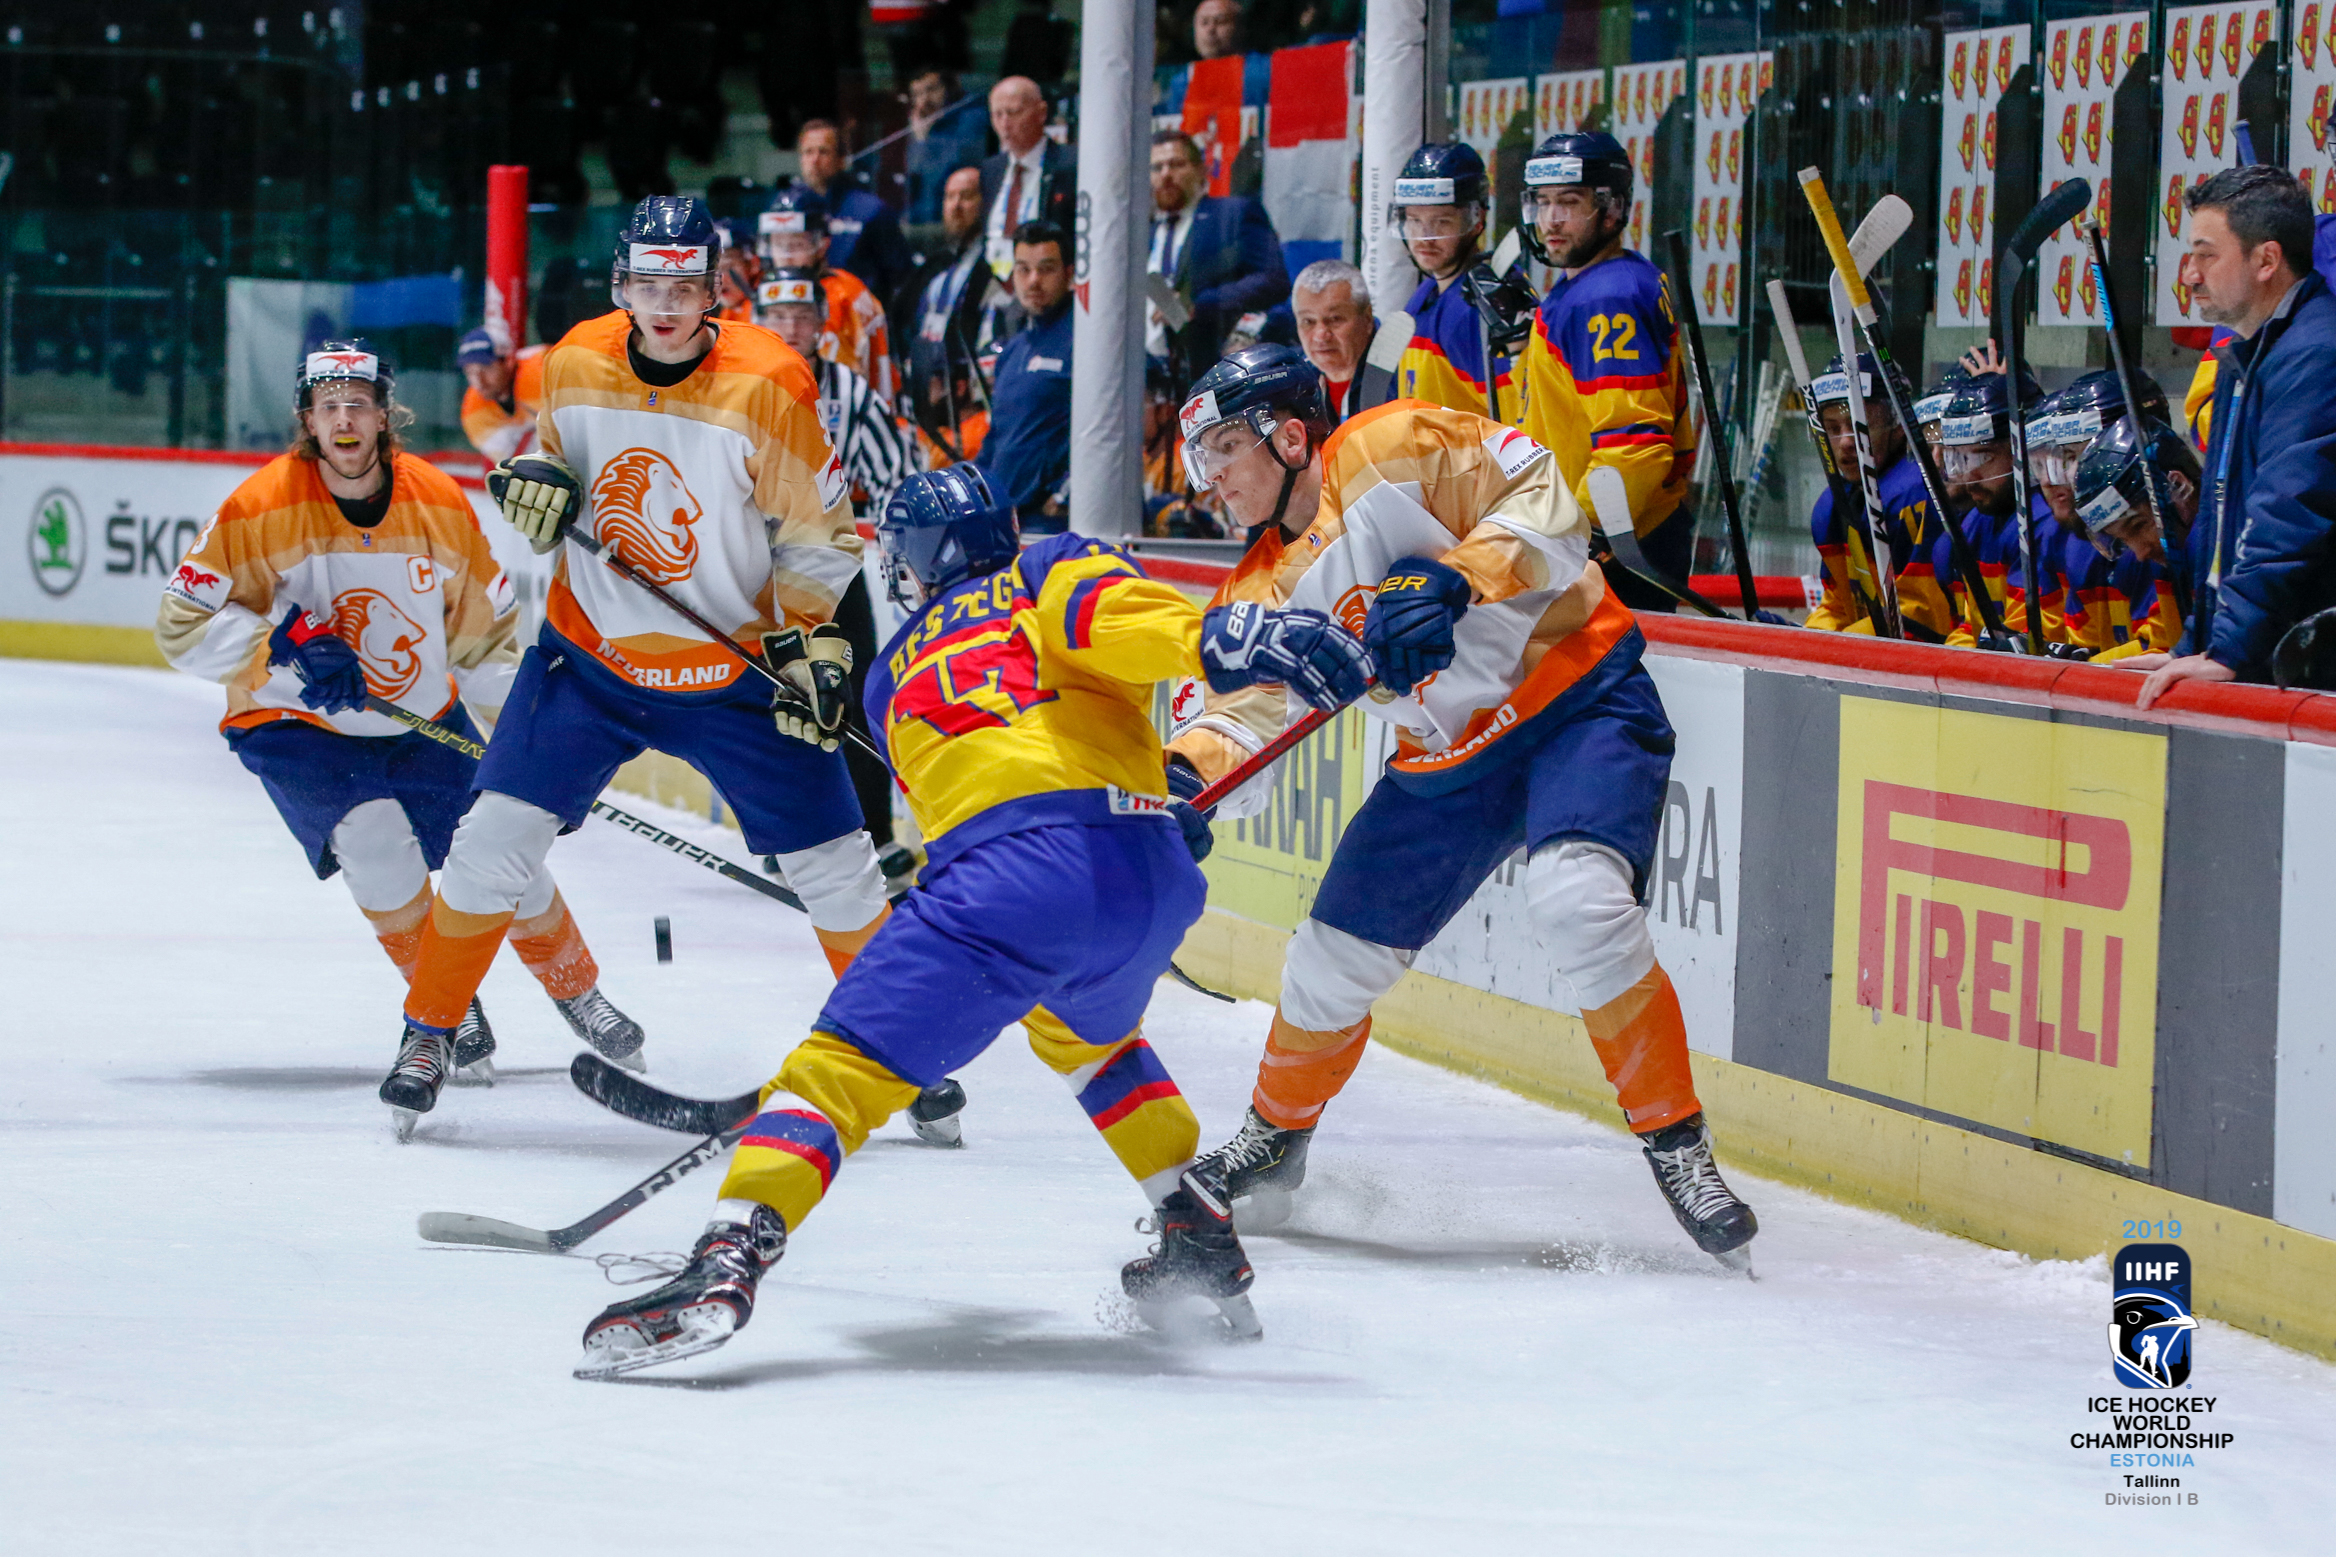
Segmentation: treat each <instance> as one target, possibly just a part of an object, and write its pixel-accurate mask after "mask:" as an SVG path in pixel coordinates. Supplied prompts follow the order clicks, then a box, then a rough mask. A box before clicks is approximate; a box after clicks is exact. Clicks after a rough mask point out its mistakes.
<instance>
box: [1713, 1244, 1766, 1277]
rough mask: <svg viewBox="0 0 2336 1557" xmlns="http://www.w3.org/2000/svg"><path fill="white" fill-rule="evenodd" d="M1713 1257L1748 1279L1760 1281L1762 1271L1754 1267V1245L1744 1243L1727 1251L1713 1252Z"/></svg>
mask: <svg viewBox="0 0 2336 1557" xmlns="http://www.w3.org/2000/svg"><path fill="white" fill-rule="evenodd" d="M1711 1257H1712V1258H1713V1259H1715V1260H1717V1261H1719V1262H1720V1263H1721V1264H1722V1265H1725V1266H1726V1267H1727V1268H1728V1269H1730V1270H1732V1271H1734V1272H1735V1273H1736V1274H1737V1275H1739V1276H1742V1277H1743V1278H1744V1279H1745V1280H1746V1281H1758V1280H1759V1279H1760V1273H1759V1272H1758V1271H1756V1270H1754V1269H1753V1268H1752V1246H1751V1245H1750V1244H1743V1245H1740V1246H1739V1247H1737V1248H1733V1249H1730V1250H1728V1251H1727V1252H1725V1253H1719V1252H1713V1253H1712V1256H1711Z"/></svg>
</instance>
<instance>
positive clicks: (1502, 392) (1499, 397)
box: [1389, 141, 1533, 423]
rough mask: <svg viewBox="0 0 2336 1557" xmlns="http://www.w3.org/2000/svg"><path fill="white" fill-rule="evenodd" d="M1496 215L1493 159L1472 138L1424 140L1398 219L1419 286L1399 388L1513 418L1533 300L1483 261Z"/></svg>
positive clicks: (1401, 194) (1519, 410)
mask: <svg viewBox="0 0 2336 1557" xmlns="http://www.w3.org/2000/svg"><path fill="white" fill-rule="evenodd" d="M1491 215H1492V193H1491V184H1490V182H1489V181H1488V180H1487V178H1486V177H1485V171H1484V159H1483V158H1482V157H1479V156H1478V155H1477V154H1476V149H1475V148H1474V147H1472V146H1470V145H1468V144H1467V143H1466V142H1464V141H1451V142H1445V143H1440V144H1430V145H1426V146H1422V147H1421V148H1420V149H1419V150H1417V151H1415V152H1413V153H1412V154H1411V156H1410V157H1409V158H1408V159H1407V160H1406V161H1405V162H1404V164H1403V172H1402V174H1401V176H1400V177H1398V178H1397V179H1396V180H1395V195H1394V203H1393V208H1392V210H1391V211H1390V212H1389V220H1390V221H1391V222H1392V223H1393V224H1394V226H1395V230H1396V232H1397V234H1398V236H1400V237H1401V238H1402V240H1403V249H1404V252H1405V253H1406V254H1408V255H1410V256H1411V262H1412V264H1413V265H1415V266H1417V267H1418V269H1419V273H1420V283H1419V286H1418V288H1417V289H1416V290H1415V291H1414V292H1413V293H1412V294H1411V299H1410V301H1409V302H1407V303H1405V304H1404V308H1405V310H1406V312H1408V313H1409V314H1410V316H1411V342H1410V344H1409V345H1407V346H1405V347H1404V348H1403V355H1402V357H1401V358H1399V359H1398V360H1397V362H1396V365H1395V382H1394V385H1393V394H1394V395H1396V396H1409V397H1411V398H1413V399H1416V400H1429V401H1433V402H1434V403H1435V404H1437V405H1443V406H1450V407H1452V408H1453V409H1455V410H1460V411H1475V412H1478V413H1480V414H1484V413H1489V414H1490V415H1492V416H1493V417H1495V418H1496V419H1498V420H1500V421H1504V422H1511V423H1514V422H1517V421H1519V420H1521V419H1522V417H1523V415H1524V396H1523V394H1522V392H1521V390H1520V388H1519V385H1518V382H1517V378H1516V360H1515V359H1516V353H1517V349H1518V347H1519V345H1521V344H1522V339H1523V329H1524V325H1523V316H1524V315H1526V314H1529V313H1530V312H1531V309H1532V306H1533V296H1532V292H1531V290H1530V289H1529V288H1525V287H1522V286H1521V285H1520V286H1516V287H1510V286H1506V285H1504V283H1503V281H1502V279H1501V278H1498V277H1496V276H1494V274H1493V271H1492V267H1491V266H1490V265H1488V264H1486V263H1485V262H1484V260H1483V258H1482V256H1481V249H1482V246H1483V244H1484V242H1485V240H1486V224H1487V222H1488V221H1489V220H1490V218H1491ZM1512 294H1513V295H1512Z"/></svg>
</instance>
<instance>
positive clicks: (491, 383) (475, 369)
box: [454, 329, 551, 465]
mask: <svg viewBox="0 0 2336 1557" xmlns="http://www.w3.org/2000/svg"><path fill="white" fill-rule="evenodd" d="M550 349H551V348H550V347H548V346H522V347H521V348H520V349H519V350H517V351H512V350H511V349H510V348H509V346H507V345H506V344H504V343H503V342H500V341H498V340H497V339H496V338H495V332H493V331H491V330H484V329H480V330H473V331H471V332H470V333H469V334H468V335H465V336H464V337H463V338H462V339H461V340H460V341H458V342H457V343H456V344H455V348H454V363H455V366H456V367H459V368H461V369H462V376H463V380H464V387H463V391H462V435H463V436H464V437H465V438H468V439H469V440H470V446H471V447H472V448H474V449H476V450H478V451H479V452H480V453H481V454H483V455H485V456H486V457H487V463H488V464H490V465H493V464H497V463H500V462H501V461H503V460H507V459H509V458H511V457H512V456H513V455H515V454H525V453H527V452H528V451H530V450H532V449H533V448H534V447H535V412H536V408H537V407H538V406H539V405H541V404H542V403H543V354H544V353H545V352H546V351H549V350H550Z"/></svg>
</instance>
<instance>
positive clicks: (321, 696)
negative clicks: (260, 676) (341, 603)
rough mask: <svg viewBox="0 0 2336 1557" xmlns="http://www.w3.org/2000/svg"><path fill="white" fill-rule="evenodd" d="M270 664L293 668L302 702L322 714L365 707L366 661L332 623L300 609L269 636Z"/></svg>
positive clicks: (281, 622)
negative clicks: (299, 684)
mask: <svg viewBox="0 0 2336 1557" xmlns="http://www.w3.org/2000/svg"><path fill="white" fill-rule="evenodd" d="M268 663H269V664H271V665H289V666H291V667H292V674H293V675H295V676H298V677H299V678H300V680H301V682H302V683H303V685H302V686H301V688H300V701H302V702H303V703H306V704H307V705H308V706H309V707H311V708H314V709H317V710H319V711H320V712H323V713H328V714H338V713H344V712H346V711H347V710H349V709H352V708H362V707H364V706H365V662H364V661H362V660H360V659H358V658H357V651H356V650H355V649H352V648H350V647H349V645H348V644H347V643H346V642H345V641H344V640H343V639H342V638H341V636H340V635H339V634H338V633H336V632H334V631H333V630H332V626H331V624H330V623H327V622H322V621H319V620H318V619H317V618H316V617H315V616H314V615H312V614H311V613H309V612H307V611H303V610H301V609H300V608H299V607H297V606H295V607H294V608H293V609H292V610H291V612H290V613H289V614H287V615H286V616H285V618H284V619H283V620H282V621H280V622H278V623H277V624H276V630H275V631H274V632H272V633H270V634H268Z"/></svg>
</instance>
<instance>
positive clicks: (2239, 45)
mask: <svg viewBox="0 0 2336 1557" xmlns="http://www.w3.org/2000/svg"><path fill="white" fill-rule="evenodd" d="M2277 30H2278V19H2277V17H2276V16H2274V15H2273V12H2272V7H2270V6H2269V5H2242V6H2225V5H2185V6H2176V7H2172V8H2170V9H2169V10H2167V12H2166V37H2165V45H2164V50H2163V54H2162V60H2163V63H2164V74H2163V75H2162V76H2161V77H2160V78H2159V89H2160V91H2161V92H2162V93H2163V96H2162V97H2161V98H2160V100H2159V105H2158V106H2159V123H2158V182H2159V188H2158V190H2157V191H2156V194H2157V222H2156V226H2157V235H2158V241H2157V254H2158V279H2157V307H2156V308H2155V309H2154V310H2152V312H2153V315H2154V319H2153V322H2154V323H2157V324H2199V323H2202V322H2203V321H2201V320H2200V319H2198V318H2197V317H2196V316H2195V315H2194V314H2193V313H2192V312H2191V307H2190V289H2189V288H2188V287H2186V286H2184V285H2183V284H2182V270H2181V259H2182V248H2183V242H2184V222H2183V216H2184V212H2183V209H2182V191H2183V190H2185V189H2187V188H2189V187H2190V186H2191V185H2192V184H2195V183H2197V182H2198V181H2199V180H2200V179H2202V178H2205V177H2206V176H2207V175H2209V174H2211V173H2216V172H2219V171H2220V170H2222V169H2224V168H2227V167H2229V166H2230V165H2231V164H2232V163H2234V162H2236V161H2238V157H2239V149H2238V138H2237V135H2236V134H2235V133H2234V126H2236V124H2237V123H2238V117H2239V115H2238V103H2239V78H2240V77H2241V76H2244V75H2245V74H2246V73H2247V67H2248V66H2249V65H2250V64H2252V63H2253V62H2254V59H2255V54H2256V52H2257V51H2258V50H2260V49H2265V48H2268V47H2270V45H2271V40H2272V38H2273V37H2274V36H2275V35H2276V34H2277ZM2297 30H2298V31H2299V32H2300V31H2301V30H2302V29H2301V28H2300V27H2299V28H2298V29H2297ZM2298 90H2299V91H2300V90H2301V89H2300V86H2299V88H2298Z"/></svg>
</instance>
